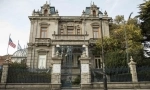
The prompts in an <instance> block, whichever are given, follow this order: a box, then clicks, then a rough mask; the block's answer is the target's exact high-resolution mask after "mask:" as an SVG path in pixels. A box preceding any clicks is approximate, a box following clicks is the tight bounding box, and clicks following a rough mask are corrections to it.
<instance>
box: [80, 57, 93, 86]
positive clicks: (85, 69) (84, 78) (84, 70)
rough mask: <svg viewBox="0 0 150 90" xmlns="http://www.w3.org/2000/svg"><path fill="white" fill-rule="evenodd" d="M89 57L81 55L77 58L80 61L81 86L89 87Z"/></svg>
mask: <svg viewBox="0 0 150 90" xmlns="http://www.w3.org/2000/svg"><path fill="white" fill-rule="evenodd" d="M90 59H91V58H89V57H81V58H80V59H79V60H80V62H81V88H90V86H91V74H90V67H89V64H90V62H89V61H90ZM87 86H88V87H87Z"/></svg>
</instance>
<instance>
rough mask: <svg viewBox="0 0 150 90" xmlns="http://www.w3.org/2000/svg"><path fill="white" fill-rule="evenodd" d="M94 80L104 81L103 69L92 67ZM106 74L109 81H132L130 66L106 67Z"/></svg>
mask: <svg viewBox="0 0 150 90" xmlns="http://www.w3.org/2000/svg"><path fill="white" fill-rule="evenodd" d="M91 71H92V73H91V80H92V82H102V81H103V70H102V69H92V70H91ZM106 76H107V81H108V82H131V81H132V78H131V74H130V72H129V68H128V67H117V68H106Z"/></svg>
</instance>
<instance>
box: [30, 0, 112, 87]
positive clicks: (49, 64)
mask: <svg viewBox="0 0 150 90" xmlns="http://www.w3.org/2000/svg"><path fill="white" fill-rule="evenodd" d="M29 19H30V22H31V28H30V36H29V43H28V55H27V65H28V67H30V68H33V69H41V70H42V69H48V68H52V83H55V84H58V83H61V84H63V85H64V86H65V84H67V82H73V81H74V80H75V79H76V78H78V77H80V78H81V83H90V69H92V68H101V67H102V61H101V59H100V55H96V56H95V55H93V54H92V51H91V48H90V45H91V44H93V43H96V40H97V39H98V38H101V35H102V34H101V31H102V32H103V36H105V37H109V21H110V20H111V17H108V15H107V12H106V11H105V12H104V14H103V13H102V12H101V11H100V10H99V7H97V5H95V4H94V3H93V4H91V6H90V7H86V8H85V10H83V12H82V13H81V16H59V13H58V10H56V8H55V7H54V6H51V5H50V4H48V3H46V4H44V5H43V6H42V7H41V9H40V10H38V11H35V10H33V13H32V16H29ZM84 74H85V76H83V75H84ZM86 75H87V77H86ZM84 78H88V80H87V81H86V80H85V79H84ZM63 85H62V86H63Z"/></svg>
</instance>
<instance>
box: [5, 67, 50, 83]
mask: <svg viewBox="0 0 150 90" xmlns="http://www.w3.org/2000/svg"><path fill="white" fill-rule="evenodd" d="M50 82H51V74H50V70H48V69H47V70H46V69H45V70H37V69H34V70H33V69H28V68H23V67H11V66H9V69H8V76H7V83H50Z"/></svg>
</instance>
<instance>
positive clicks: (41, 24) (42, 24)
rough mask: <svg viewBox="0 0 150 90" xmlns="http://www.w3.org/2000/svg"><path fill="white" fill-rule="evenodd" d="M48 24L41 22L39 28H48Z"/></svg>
mask: <svg viewBox="0 0 150 90" xmlns="http://www.w3.org/2000/svg"><path fill="white" fill-rule="evenodd" d="M49 25H50V24H49V23H46V22H41V23H40V26H42V27H48V26H49Z"/></svg>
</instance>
